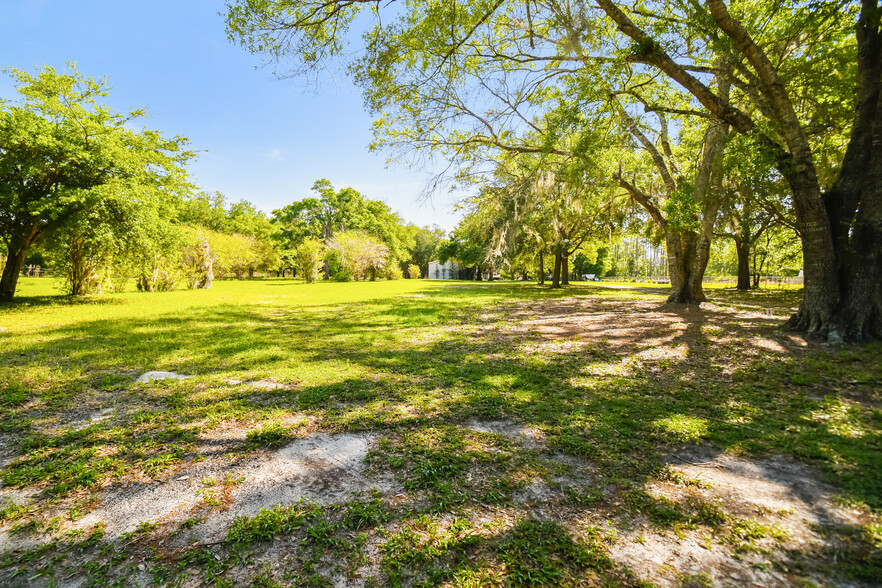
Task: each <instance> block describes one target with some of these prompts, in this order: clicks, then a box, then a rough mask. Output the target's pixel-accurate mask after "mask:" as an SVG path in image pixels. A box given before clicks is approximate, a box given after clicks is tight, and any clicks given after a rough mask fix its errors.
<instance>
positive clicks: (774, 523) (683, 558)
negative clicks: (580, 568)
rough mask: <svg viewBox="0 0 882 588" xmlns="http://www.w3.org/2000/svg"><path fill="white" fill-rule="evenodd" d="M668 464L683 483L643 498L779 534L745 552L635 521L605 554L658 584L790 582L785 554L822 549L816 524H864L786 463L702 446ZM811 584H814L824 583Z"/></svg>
mask: <svg viewBox="0 0 882 588" xmlns="http://www.w3.org/2000/svg"><path fill="white" fill-rule="evenodd" d="M667 462H668V464H669V465H670V468H671V470H673V471H675V472H679V473H681V474H682V475H683V476H684V478H683V479H681V480H680V481H679V483H671V482H663V481H655V482H652V483H650V484H649V485H648V486H647V490H648V492H649V493H650V494H652V495H654V496H657V497H661V496H664V497H666V498H667V499H668V500H673V501H678V502H681V501H686V500H689V499H690V498H693V499H694V498H697V499H701V500H702V501H704V502H705V503H706V504H712V505H714V506H716V507H718V508H720V509H721V510H722V511H723V512H725V513H726V514H727V515H731V516H733V517H738V518H739V519H740V520H744V521H749V522H750V523H751V524H754V523H756V524H757V526H759V525H762V526H765V527H766V528H774V529H779V530H780V532H779V531H776V534H778V533H780V536H781V538H779V539H774V538H770V537H765V538H760V539H758V540H757V541H756V542H755V543H754V544H752V545H750V546H749V549H745V548H742V549H733V547H732V546H730V545H720V544H718V543H714V542H711V541H709V540H708V537H707V536H703V535H702V533H701V532H700V531H698V532H695V531H690V532H686V533H682V532H681V533H679V534H678V533H677V532H674V531H665V532H661V531H659V530H658V529H655V528H653V527H652V525H650V524H649V523H648V522H647V521H642V522H638V524H637V526H636V527H637V528H635V529H634V530H633V531H629V532H627V533H624V534H622V536H621V537H620V539H619V540H618V541H616V542H615V543H614V544H613V545H612V546H611V549H610V552H611V556H612V558H613V559H614V560H616V561H619V562H620V563H622V564H623V565H627V566H628V567H630V568H631V569H632V570H633V571H634V572H635V573H636V574H637V575H638V576H640V577H642V578H646V579H652V581H653V583H654V584H656V585H659V586H672V587H673V586H681V585H682V583H683V581H684V578H686V577H689V576H694V577H699V576H700V575H702V574H703V575H704V577H705V578H706V579H707V580H709V581H710V582H712V585H714V586H788V585H792V584H793V582H794V578H793V577H792V576H790V575H789V570H790V568H792V567H795V566H796V565H798V564H799V562H797V561H795V560H792V559H791V557H790V555H789V554H790V553H791V552H792V553H802V554H803V555H805V554H807V553H812V552H814V551H816V550H820V549H823V548H824V547H825V542H826V539H825V538H824V537H823V536H822V535H821V534H820V533H818V529H819V527H821V526H837V525H856V524H866V523H867V522H869V517H868V516H867V515H866V514H864V513H861V512H859V511H856V510H851V509H848V508H844V507H842V506H839V505H837V504H836V503H835V502H834V500H833V497H834V495H835V489H834V488H833V487H831V486H829V485H827V484H825V483H823V482H821V481H820V473H819V472H818V471H816V470H815V469H814V468H812V467H810V466H808V465H806V464H804V463H801V462H798V461H796V460H794V459H792V458H788V457H784V456H770V457H767V458H765V459H750V460H749V459H744V458H740V457H733V456H731V455H726V454H724V453H720V452H718V451H716V450H714V449H712V448H710V447H704V446H703V447H693V448H690V449H688V450H686V451H682V452H678V453H675V454H672V455H669V456H668V458H667ZM814 580H815V581H817V582H818V585H824V584H826V583H827V582H828V581H829V579H828V578H827V579H825V578H814Z"/></svg>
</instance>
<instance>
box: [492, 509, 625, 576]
mask: <svg viewBox="0 0 882 588" xmlns="http://www.w3.org/2000/svg"><path fill="white" fill-rule="evenodd" d="M496 552H497V554H498V557H499V561H500V562H502V563H504V564H505V566H506V571H507V574H506V575H507V578H508V582H509V584H510V585H511V586H515V587H518V586H575V585H579V583H580V582H581V579H582V578H584V574H585V573H586V572H588V571H593V572H595V573H601V574H602V573H603V572H607V571H612V570H613V568H614V566H613V563H612V561H611V560H610V559H609V556H608V555H607V554H606V550H605V548H604V547H603V544H602V540H601V539H600V537H599V533H598V532H596V531H592V530H589V533H588V537H587V539H586V540H584V541H582V540H576V539H574V538H573V537H572V536H571V535H570V534H569V533H568V532H567V530H566V529H565V528H564V527H562V526H561V525H559V524H558V523H555V522H553V521H532V520H528V521H521V522H520V523H518V524H517V525H515V526H514V527H513V528H512V529H511V530H510V531H509V532H508V533H507V534H506V536H505V538H504V539H503V540H502V541H501V542H500V543H499V545H498V546H497V547H496Z"/></svg>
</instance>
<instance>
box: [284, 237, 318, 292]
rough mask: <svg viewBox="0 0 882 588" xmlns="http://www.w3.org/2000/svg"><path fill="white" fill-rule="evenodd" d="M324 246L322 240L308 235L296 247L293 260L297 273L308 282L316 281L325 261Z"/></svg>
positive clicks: (292, 256)
mask: <svg viewBox="0 0 882 588" xmlns="http://www.w3.org/2000/svg"><path fill="white" fill-rule="evenodd" d="M323 254H324V247H323V246H322V244H321V242H320V241H318V240H317V239H314V238H312V237H307V238H305V239H304V240H303V242H302V243H300V245H298V246H297V248H296V249H294V251H293V253H292V255H291V260H292V263H293V264H294V267H295V268H296V269H297V273H298V274H299V275H300V277H302V278H303V279H304V280H306V281H307V282H310V283H312V282H315V281H316V279H317V278H318V275H319V272H320V271H321V268H322V263H323Z"/></svg>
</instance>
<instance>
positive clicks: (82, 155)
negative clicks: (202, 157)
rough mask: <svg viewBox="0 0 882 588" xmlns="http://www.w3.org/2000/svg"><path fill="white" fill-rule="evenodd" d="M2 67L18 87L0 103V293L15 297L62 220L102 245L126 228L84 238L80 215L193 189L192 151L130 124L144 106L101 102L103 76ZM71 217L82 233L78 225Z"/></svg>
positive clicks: (76, 281)
mask: <svg viewBox="0 0 882 588" xmlns="http://www.w3.org/2000/svg"><path fill="white" fill-rule="evenodd" d="M7 73H9V74H10V75H11V76H12V77H13V79H14V80H15V85H16V88H17V90H18V93H19V101H18V102H17V103H12V102H3V103H2V104H0V145H2V148H0V211H2V214H0V238H2V240H3V242H4V244H5V245H6V250H7V252H8V254H9V255H8V260H7V265H6V267H5V268H4V271H3V278H2V280H0V297H2V298H5V299H11V298H12V297H13V296H14V294H15V286H16V282H17V279H18V272H19V269H20V265H21V262H22V261H23V260H24V257H25V256H26V254H27V251H28V249H29V248H30V247H32V246H33V245H36V244H38V243H39V242H40V241H41V240H42V239H44V238H45V237H47V236H49V235H50V234H51V233H53V232H54V231H55V230H56V229H58V228H59V227H60V226H62V225H63V224H65V223H68V227H69V230H70V231H73V232H69V235H72V234H73V233H77V232H78V233H79V236H80V239H79V243H80V245H78V247H79V246H84V245H85V243H86V242H90V243H91V245H92V246H94V245H96V244H97V243H98V242H102V243H104V244H105V245H106V240H107V238H108V235H109V232H108V231H111V230H114V231H116V232H117V234H121V233H122V232H123V228H122V227H116V228H113V229H111V228H110V227H107V226H105V227H103V228H102V227H97V228H96V231H95V232H94V234H93V235H91V236H87V235H85V233H84V230H85V229H86V226H85V219H86V218H87V217H85V216H83V215H86V214H88V211H90V210H91V211H93V212H94V211H95V210H96V206H101V205H104V206H105V207H107V208H115V209H117V210H121V209H123V208H124V206H121V203H122V201H123V200H125V201H127V203H128V204H129V205H131V208H129V211H131V210H134V209H136V208H137V207H138V206H139V205H144V206H146V205H147V204H148V203H150V202H164V201H168V200H171V199H174V198H175V195H176V194H179V193H181V192H184V191H186V190H187V189H188V188H189V186H188V184H187V183H186V173H185V171H184V168H183V165H184V163H186V161H187V160H188V159H190V158H191V157H192V155H193V154H192V152H189V151H185V150H183V147H184V146H185V145H186V144H187V140H186V139H184V138H183V137H174V138H171V139H167V138H165V137H163V136H162V135H161V134H159V133H158V132H156V131H152V130H147V129H145V130H141V131H134V130H132V129H133V127H134V126H135V125H134V124H133V123H134V122H135V121H138V120H139V119H141V118H144V117H145V115H146V113H145V112H144V111H143V110H134V111H131V112H129V113H126V114H120V113H116V112H114V111H112V110H110V109H109V108H108V107H107V106H105V105H103V104H102V103H101V102H100V101H101V100H102V99H103V98H105V97H106V95H107V84H106V82H103V81H96V80H94V79H92V78H87V77H83V76H82V75H80V74H79V73H78V72H77V71H76V70H75V68H74V67H73V66H72V65H71V66H70V72H69V73H58V72H56V71H55V70H54V69H53V68H51V67H49V66H44V67H43V68H42V69H41V70H40V71H39V72H38V73H37V74H36V75H31V74H29V73H27V72H24V71H21V70H17V69H10V70H8V72H7ZM109 200H117V201H118V202H117V204H111V203H110V202H108V201H109ZM146 207H147V208H150V207H149V206H146ZM153 208H156V207H155V206H154V207H153ZM102 220H104V221H105V222H107V223H110V222H113V220H114V218H113V217H112V216H111V217H110V218H107V219H102ZM77 223H79V226H80V227H81V229H84V230H80V231H77V230H76V229H75V226H76V225H77ZM135 224H137V223H135ZM83 238H85V240H83ZM106 250H107V248H106V247H105V251H106ZM69 261H70V258H69ZM80 265H81V264H80ZM67 267H68V268H72V267H73V266H72V265H71V263H68V265H67ZM89 273H91V272H89V271H85V274H89ZM74 274H78V275H85V274H84V273H83V272H81V271H79V270H77V271H74V272H73V273H70V276H71V277H74V283H71V284H69V285H70V286H71V288H70V289H74V288H76V289H79V285H78V284H79V282H80V279H79V278H78V277H75V276H74ZM93 281H94V280H93Z"/></svg>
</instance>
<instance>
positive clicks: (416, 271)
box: [407, 263, 420, 280]
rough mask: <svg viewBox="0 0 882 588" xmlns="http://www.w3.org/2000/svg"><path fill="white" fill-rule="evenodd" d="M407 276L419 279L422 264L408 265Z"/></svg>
mask: <svg viewBox="0 0 882 588" xmlns="http://www.w3.org/2000/svg"><path fill="white" fill-rule="evenodd" d="M407 277H409V278H410V279H411V280H418V279H419V277H420V266H418V265H416V264H414V263H412V264H410V265H409V266H407Z"/></svg>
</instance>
